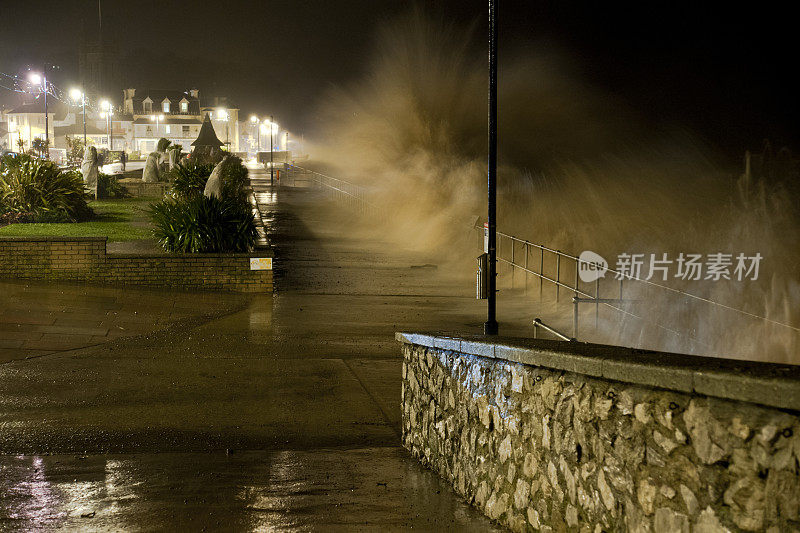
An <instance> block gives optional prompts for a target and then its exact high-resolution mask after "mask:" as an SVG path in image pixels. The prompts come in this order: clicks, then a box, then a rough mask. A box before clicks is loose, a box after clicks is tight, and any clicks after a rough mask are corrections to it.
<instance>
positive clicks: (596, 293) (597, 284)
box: [594, 278, 600, 329]
mask: <svg viewBox="0 0 800 533" xmlns="http://www.w3.org/2000/svg"><path fill="white" fill-rule="evenodd" d="M599 322H600V278H597V279H596V280H595V282H594V327H595V329H597V325H598V323H599Z"/></svg>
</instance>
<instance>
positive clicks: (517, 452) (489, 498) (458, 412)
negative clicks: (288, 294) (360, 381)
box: [398, 334, 800, 533]
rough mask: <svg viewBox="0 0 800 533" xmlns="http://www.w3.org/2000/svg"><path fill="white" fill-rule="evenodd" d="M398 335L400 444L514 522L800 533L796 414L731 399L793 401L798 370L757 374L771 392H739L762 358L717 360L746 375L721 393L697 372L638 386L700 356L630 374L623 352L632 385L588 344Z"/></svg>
mask: <svg viewBox="0 0 800 533" xmlns="http://www.w3.org/2000/svg"><path fill="white" fill-rule="evenodd" d="M420 339H422V340H420ZM398 340H401V341H402V342H403V357H404V361H403V370H402V372H403V374H402V377H403V381H402V429H403V444H404V446H405V447H406V448H407V449H408V450H410V451H411V453H412V454H413V455H414V456H415V457H417V458H418V459H419V460H420V461H422V462H423V463H424V464H426V465H428V466H429V467H430V468H432V469H433V470H435V471H436V472H437V473H438V474H439V475H440V476H442V477H443V478H445V479H446V480H448V481H449V482H450V483H451V484H452V486H453V487H454V488H455V490H456V491H457V492H458V493H459V494H461V495H462V496H463V497H464V498H465V499H467V500H468V501H470V502H471V503H472V504H473V505H475V506H476V507H478V508H480V509H482V510H483V511H484V512H485V513H486V514H487V515H488V516H489V517H491V518H492V519H495V520H497V521H499V522H500V523H502V524H504V525H506V526H508V527H509V528H510V529H512V530H514V531H530V530H540V531H586V532H600V531H620V530H622V531H654V532H656V533H662V532H673V531H686V532H688V531H696V532H704V533H705V532H721V531H740V530H743V531H769V532H774V533H777V532H784V531H800V474H799V473H798V472H799V470H798V464H799V461H800V417H799V416H798V411H797V410H793V409H787V408H785V407H784V408H777V407H769V406H767V405H763V404H758V403H753V402H751V401H741V400H737V399H735V397H736V396H737V395H738V394H740V393H742V394H744V395H745V396H746V395H753V394H756V395H757V394H761V393H763V394H764V395H765V398H766V399H765V400H764V401H765V402H767V403H770V398H771V395H775V391H780V390H785V391H788V392H787V393H786V394H783V395H780V394H778V395H779V396H781V397H780V398H775V400H774V403H778V404H779V405H782V406H783V405H785V402H787V401H788V402H790V403H791V402H794V401H795V397H794V396H792V394H794V393H795V392H798V391H800V388H798V384H800V380H798V379H797V378H798V373H797V371H796V369H792V368H790V367H779V366H778V365H768V367H769V368H766V369H765V368H762V367H758V369H760V370H762V372H761V376H760V377H759V378H758V379H760V380H761V383H762V385H763V388H764V390H763V391H762V392H761V393H759V392H757V391H758V390H760V389H758V388H757V387H756V386H757V385H758V383H752V382H748V381H747V379H742V383H741V387H738V388H737V387H736V386H735V380H736V375H735V373H736V371H737V368H738V369H739V371H742V370H743V371H744V372H745V373H747V369H748V368H751V367H748V366H747V365H745V367H741V366H739V367H737V366H736V365H737V363H736V362H730V368H727V367H726V365H727V364H728V363H725V362H722V363H719V362H718V360H713V359H712V360H710V361H711V362H712V364H718V366H719V368H717V370H716V372H717V374H719V376H718V377H719V379H723V378H725V375H724V374H726V373H730V372H732V373H733V375H732V376H728V378H730V380H732V381H730V382H731V383H733V384H734V386H733V387H728V388H725V389H724V390H725V392H724V393H720V396H723V397H714V396H710V395H707V394H698V393H697V392H694V391H693V379H692V378H691V377H689V378H684V381H688V383H684V384H683V385H681V386H680V387H675V388H680V389H682V390H670V388H669V387H664V388H659V387H657V386H653V383H648V384H642V383H636V382H637V381H639V382H645V383H647V382H652V381H653V380H652V379H650V378H648V377H647V376H651V377H652V376H653V375H657V373H658V372H660V371H662V370H663V369H664V368H667V369H668V370H670V371H671V372H673V373H675V374H676V375H682V374H681V373H684V374H683V375H684V376H691V375H692V374H686V372H690V371H691V366H690V365H692V364H694V365H702V363H703V361H701V360H699V358H691V359H689V360H687V358H686V357H683V356H675V357H674V358H672V359H671V358H670V357H667V356H666V355H665V354H660V357H655V356H654V357H653V363H652V366H653V367H654V368H653V369H648V368H647V363H646V361H647V359H646V357H647V354H646V353H645V354H643V353H642V352H640V351H633V350H628V351H627V352H630V354H629V355H630V357H631V359H634V360H635V361H634V362H632V363H630V364H631V368H632V370H631V371H630V372H628V373H627V374H626V373H625V372H620V370H621V368H620V367H619V365H624V364H625V361H626V353H625V352H626V350H624V349H618V350H615V353H614V354H613V356H609V357H608V358H607V364H606V367H607V368H608V369H611V368H614V372H616V373H618V374H621V375H623V376H626V375H629V376H630V379H628V378H627V377H626V378H623V379H608V378H604V377H603V373H604V371H603V362H604V360H603V354H602V353H600V354H598V355H599V356H600V357H592V355H591V346H589V347H588V348H587V345H582V348H581V349H582V352H581V353H579V354H577V355H576V354H575V353H569V350H570V345H573V344H574V343H554V342H549V341H538V342H528V343H527V344H526V345H525V346H523V347H517V348H515V349H512V348H513V347H511V348H510V347H509V346H508V345H506V346H503V347H502V348H505V350H504V352H503V357H498V356H497V354H499V353H500V351H501V350H500V347H497V350H495V347H493V346H492V345H490V344H486V343H480V342H475V341H471V342H468V341H466V340H463V341H456V342H453V339H452V338H445V339H444V340H441V338H438V339H437V338H436V337H432V336H424V335H414V334H398ZM506 344H508V343H506ZM461 347H469V349H462V348H461ZM448 348H450V349H448ZM606 350H608V349H607V348H606ZM620 351H622V352H623V353H618V352H620ZM465 352H473V353H465ZM481 353H483V354H484V355H478V354H481ZM667 355H668V354H667ZM515 359H516V360H515ZM541 361H546V362H548V363H547V365H546V366H543V365H542V364H541ZM642 361H645V363H642ZM612 363H613V364H612ZM615 365H616V366H615ZM583 366H585V368H586V369H587V373H582V372H581V368H582V367H583ZM559 367H560V368H559ZM655 367H661V368H655ZM637 368H638V370H637ZM758 369H755V370H753V373H754V374H758V371H757V370H758ZM623 370H624V369H623ZM650 370H652V372H651V371H650ZM609 372H610V370H609ZM654 372H655V374H654ZM606 373H608V372H606ZM697 376H698V378H697V383H701V381H700V379H699V376H700V373H699V372H698V373H697ZM664 382H667V383H668V382H669V380H668V379H665V380H664ZM754 387H756V388H754ZM687 389H688V390H687ZM737 389H738V390H737ZM720 390H722V389H720ZM754 391H756V392H754Z"/></svg>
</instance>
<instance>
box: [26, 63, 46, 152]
mask: <svg viewBox="0 0 800 533" xmlns="http://www.w3.org/2000/svg"><path fill="white" fill-rule="evenodd" d="M45 70H47V65H45ZM28 78H29V79H30V80H31V83H32V84H33V85H35V86H39V87H40V88H41V89H42V92H43V93H44V146H45V159H50V120H49V117H48V116H47V74H44V76H40V75H39V74H37V73H36V72H31V74H30V76H29V77H28Z"/></svg>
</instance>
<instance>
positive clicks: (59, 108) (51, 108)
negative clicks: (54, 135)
mask: <svg viewBox="0 0 800 533" xmlns="http://www.w3.org/2000/svg"><path fill="white" fill-rule="evenodd" d="M21 113H40V114H42V115H44V98H37V99H36V101H34V102H29V103H26V104H22V105H21V106H18V107H15V108H14V109H12V110H11V111H8V113H7V114H9V115H12V114H21ZM47 114H48V115H53V116H54V118H55V119H56V120H64V118H65V117H66V116H67V106H65V105H64V104H62V103H61V102H59V101H58V100H56V99H55V98H53V99H51V100H50V101H48V102H47Z"/></svg>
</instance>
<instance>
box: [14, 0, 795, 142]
mask: <svg viewBox="0 0 800 533" xmlns="http://www.w3.org/2000/svg"><path fill="white" fill-rule="evenodd" d="M499 4H500V5H499V18H500V39H501V40H500V47H501V48H500V54H501V72H500V82H501V83H502V57H503V53H504V52H507V53H510V52H512V51H515V50H516V51H518V50H522V49H526V48H530V49H537V48H539V49H541V48H543V47H558V48H559V49H560V50H563V51H564V52H565V53H566V54H567V55H568V56H569V57H570V59H571V61H573V63H574V64H575V65H577V67H578V69H579V70H580V72H581V74H582V75H583V76H584V77H585V78H587V79H588V80H590V81H591V82H592V83H594V84H596V85H597V86H598V87H600V88H602V89H603V90H605V91H608V92H611V93H613V94H614V95H616V96H618V97H620V98H622V99H623V100H625V101H627V102H628V103H629V104H630V105H631V106H632V107H633V108H635V109H638V110H639V111H640V112H641V113H643V114H645V115H646V116H648V117H649V118H651V119H653V120H656V121H665V122H669V123H673V124H677V125H681V126H685V127H688V128H690V129H692V130H693V131H696V132H698V133H699V134H700V135H701V136H703V137H705V138H706V139H707V140H708V141H709V142H711V143H713V144H715V145H718V146H720V147H723V148H725V149H729V150H730V152H731V153H736V152H737V151H739V150H743V149H744V148H747V147H750V148H758V147H759V146H760V144H761V141H762V139H764V138H767V137H769V138H771V139H772V140H773V141H774V143H775V144H788V145H789V146H790V147H795V146H796V144H795V143H796V142H797V140H798V138H799V137H800V135H798V130H799V129H800V128H798V127H797V124H798V118H800V117H799V116H798V109H797V107H798V106H797V105H796V104H795V102H796V99H797V96H796V95H797V94H798V86H797V83H796V82H794V81H793V80H792V77H793V76H792V75H791V70H792V69H793V68H794V67H793V65H794V62H795V58H794V55H795V52H796V48H797V46H796V44H794V43H793V42H792V36H793V31H792V30H793V28H792V20H791V19H790V17H789V16H788V15H787V14H786V13H783V12H782V11H781V8H780V7H779V5H778V4H777V3H769V2H766V3H764V2H762V3H759V4H753V5H751V6H749V7H748V8H747V9H746V10H743V9H740V8H735V7H734V5H733V4H732V3H728V4H727V5H725V6H724V7H723V6H722V5H720V6H719V7H716V6H700V5H698V3H696V2H695V3H689V2H669V3H667V2H663V3H662V2H658V3H643V2H637V3H613V5H610V4H611V3H607V2H603V3H600V2H585V3H578V2H570V1H563V0H562V1H547V2H535V1H514V2H511V1H505V0H500V1H499ZM411 5H412V4H410V3H407V2H399V1H385V0H360V1H354V0H338V1H334V0H320V1H302V0H296V1H282V2H273V1H250V2H245V1H238V0H228V1H226V2H219V1H214V2H201V1H195V2H187V1H182V2H175V1H171V0H157V1H156V0H143V1H137V2H116V1H115V2H111V1H109V0H103V1H102V13H103V35H104V37H106V38H108V39H112V40H114V41H116V43H117V45H118V47H119V52H120V59H121V62H122V64H123V69H122V70H123V73H124V76H123V84H124V85H127V86H134V87H137V86H138V87H151V88H158V89H174V88H181V89H182V88H188V87H189V86H196V87H198V88H200V89H201V94H203V95H206V96H211V95H228V96H229V97H230V98H231V99H232V102H233V104H235V105H238V106H239V107H240V108H241V110H242V111H241V113H242V116H246V115H248V114H250V113H258V114H261V115H265V114H270V113H272V114H274V115H275V116H276V120H280V121H281V122H282V123H283V124H285V125H286V126H287V127H289V128H290V129H293V130H294V131H296V132H303V130H305V129H308V128H311V127H313V125H314V122H315V117H314V115H313V109H314V106H315V103H316V102H317V101H318V100H319V98H320V96H321V95H322V94H324V93H325V92H326V91H327V90H329V89H330V88H331V87H332V86H336V85H340V84H344V83H347V82H348V81H349V80H351V79H354V78H357V77H359V76H360V75H362V74H363V72H364V69H365V68H366V67H367V64H368V59H369V57H370V54H371V53H372V52H371V50H372V49H373V47H372V46H371V44H372V43H373V42H374V39H375V35H376V32H377V30H378V28H379V27H381V26H382V25H384V24H386V23H387V22H390V21H391V20H393V19H394V18H396V17H397V16H399V15H402V14H403V13H405V12H407V11H408V10H409V9H410V6H411ZM417 5H418V6H419V7H421V8H422V9H423V10H425V11H428V12H430V13H432V14H434V15H436V16H439V17H442V18H444V19H445V20H452V21H455V22H456V23H463V24H464V25H469V24H470V23H475V24H476V28H477V29H476V32H475V38H474V52H475V54H476V55H477V54H480V53H482V51H483V48H484V47H485V42H484V33H485V20H486V7H487V3H486V2H485V1H477V0H438V1H431V2H420V3H418V4H417ZM0 21H2V30H0V31H1V33H0V71H2V72H5V73H9V74H14V73H20V72H23V71H24V70H25V69H26V68H27V67H28V65H32V66H34V67H35V65H36V64H40V63H42V62H44V61H50V62H53V63H57V64H59V65H60V66H61V71H60V72H59V73H57V74H56V75H55V76H54V77H53V79H54V82H55V83H56V84H59V85H62V86H64V87H65V88H66V87H68V86H71V85H72V84H74V83H75V82H77V81H78V80H77V78H78V67H77V58H78V49H79V45H80V43H81V41H82V39H84V38H86V36H87V35H88V36H92V35H97V34H98V32H99V29H98V17H97V3H96V2H95V1H93V0H60V1H38V2H17V1H13V2H12V1H9V0H0ZM15 97H16V96H15V95H13V94H12V93H9V92H8V91H5V90H2V89H0V103H6V104H10V103H13V99H14V98H15ZM113 97H115V98H117V99H119V98H120V96H119V95H117V94H115V95H113Z"/></svg>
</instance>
